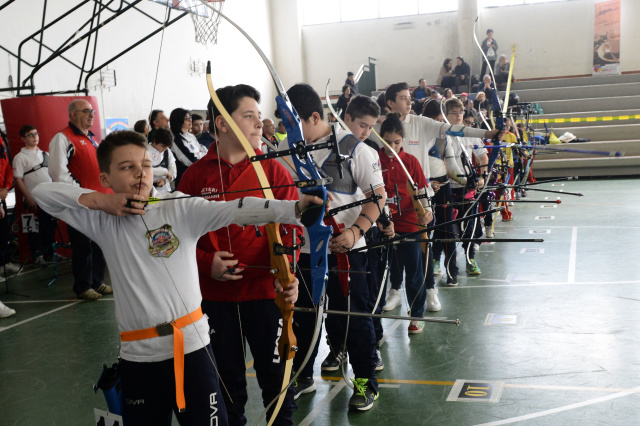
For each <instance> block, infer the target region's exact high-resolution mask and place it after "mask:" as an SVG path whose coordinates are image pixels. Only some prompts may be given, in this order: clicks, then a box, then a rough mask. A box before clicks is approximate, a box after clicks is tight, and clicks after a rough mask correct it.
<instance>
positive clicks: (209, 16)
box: [191, 0, 224, 46]
mask: <svg viewBox="0 0 640 426" xmlns="http://www.w3.org/2000/svg"><path fill="white" fill-rule="evenodd" d="M202 2H203V3H206V4H207V5H205V4H200V5H198V6H196V9H195V10H192V13H191V20H192V21H193V27H194V29H195V32H196V43H200V44H202V45H205V46H206V45H207V43H210V44H216V43H217V42H218V26H219V25H220V15H218V14H217V13H215V12H213V11H212V10H210V9H209V7H208V5H210V6H211V7H213V8H215V9H216V10H217V11H220V12H222V6H224V0H203V1H202Z"/></svg>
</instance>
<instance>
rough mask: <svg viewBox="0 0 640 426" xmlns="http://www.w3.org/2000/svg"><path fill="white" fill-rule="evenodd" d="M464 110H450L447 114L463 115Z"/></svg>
mask: <svg viewBox="0 0 640 426" xmlns="http://www.w3.org/2000/svg"><path fill="white" fill-rule="evenodd" d="M462 114H463V112H462V111H449V112H448V113H447V115H462Z"/></svg>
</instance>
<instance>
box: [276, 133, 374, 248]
mask: <svg viewBox="0 0 640 426" xmlns="http://www.w3.org/2000/svg"><path fill="white" fill-rule="evenodd" d="M349 135H351V137H352V138H355V136H353V133H351V132H349V131H346V130H342V131H340V132H339V133H338V134H337V139H338V144H339V145H342V141H343V140H344V139H345V138H346V137H347V136H349ZM330 137H331V135H328V136H325V137H324V138H321V139H318V140H317V141H315V142H313V143H314V144H316V143H324V142H327V141H328V140H329V138H330ZM287 149H289V143H288V141H286V140H285V141H284V142H282V143H280V145H278V150H279V151H284V150H287ZM331 154H332V152H331V150H328V149H321V150H318V151H312V152H311V153H310V154H309V155H311V157H312V158H313V161H314V162H315V164H316V168H317V169H319V170H322V171H321V172H320V175H321V176H322V175H323V174H326V170H327V166H330V165H329V164H327V160H329V157H330V156H331ZM340 154H342V155H349V156H350V157H351V158H349V160H348V161H345V162H344V163H342V166H343V168H344V173H345V180H346V179H347V176H348V173H347V172H350V173H351V175H352V176H353V182H344V183H346V184H351V183H353V184H354V185H353V186H354V189H353V190H343V189H342V188H341V187H340V186H342V185H341V184H342V183H343V182H337V180H339V179H334V182H333V183H332V184H331V185H329V186H328V187H327V192H330V193H331V195H332V196H333V201H332V202H331V208H334V207H340V206H344V205H345V204H349V203H353V202H355V201H358V200H361V199H363V198H364V197H365V196H364V193H365V192H367V191H369V192H371V186H373V189H374V190H375V189H376V188H380V187H382V186H384V180H383V179H382V172H381V171H380V159H379V158H378V154H377V153H376V152H375V151H374V150H373V149H371V148H370V147H368V146H367V145H366V144H365V143H363V142H361V141H358V142H357V143H356V144H355V147H354V148H353V149H352V150H351V151H350V152H345V150H344V149H343V148H342V147H340ZM280 159H282V161H284V162H285V163H286V162H290V163H291V164H293V162H292V160H291V158H290V157H289V156H286V157H280V158H279V160H280ZM287 170H289V173H291V176H292V177H293V178H294V179H295V180H298V175H297V174H296V172H295V170H293V169H292V168H291V167H290V166H287ZM369 195H371V194H369ZM361 210H362V207H361V206H358V207H354V208H351V209H347V210H343V211H341V212H339V213H338V214H337V215H336V216H335V219H336V222H337V223H339V224H340V223H342V224H344V226H345V227H346V228H348V227H350V226H351V225H353V224H354V223H355V221H356V219H357V218H358V216H359V215H360V211H361ZM356 235H357V234H356ZM304 237H305V241H309V235H308V234H307V232H306V229H305V236H304ZM364 245H365V241H364V238H360V239H359V240H358V241H357V242H356V243H355V245H354V246H353V248H354V249H355V248H359V247H363V246H364ZM302 252H303V253H309V247H308V245H305V246H303V247H302Z"/></svg>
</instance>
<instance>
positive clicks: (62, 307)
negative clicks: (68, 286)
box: [0, 300, 82, 332]
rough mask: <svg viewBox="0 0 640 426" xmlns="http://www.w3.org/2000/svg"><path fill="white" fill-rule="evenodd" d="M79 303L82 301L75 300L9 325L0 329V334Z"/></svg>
mask: <svg viewBox="0 0 640 426" xmlns="http://www.w3.org/2000/svg"><path fill="white" fill-rule="evenodd" d="M80 302H82V300H76V301H74V302H73V303H70V304H68V305H64V306H60V307H59V308H55V309H52V310H50V311H47V312H44V313H42V314H40V315H36V316H35V317H31V318H29V319H26V320H23V321H19V322H17V323H15V324H11V325H9V326H7V327H2V328H0V332H3V331H7V330H9V329H10V328H13V327H16V326H18V325H22V324H26V323H28V322H31V321H33V320H36V319H38V318H41V317H43V316H45V315H49V314H52V313H54V312H57V311H60V310H62V309H66V308H68V307H70V306H73V305H77V304H78V303H80Z"/></svg>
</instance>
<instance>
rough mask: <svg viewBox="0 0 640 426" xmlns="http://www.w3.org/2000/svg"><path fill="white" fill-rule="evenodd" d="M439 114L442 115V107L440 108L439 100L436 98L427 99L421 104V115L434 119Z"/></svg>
mask: <svg viewBox="0 0 640 426" xmlns="http://www.w3.org/2000/svg"><path fill="white" fill-rule="evenodd" d="M439 115H442V109H440V101H439V100H436V99H429V100H427V101H426V102H425V103H424V105H423V106H422V116H423V117H429V118H432V119H434V120H435V119H436V118H437V117H438V116H439Z"/></svg>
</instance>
